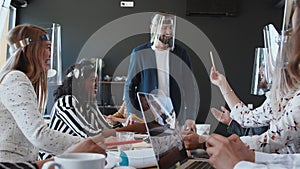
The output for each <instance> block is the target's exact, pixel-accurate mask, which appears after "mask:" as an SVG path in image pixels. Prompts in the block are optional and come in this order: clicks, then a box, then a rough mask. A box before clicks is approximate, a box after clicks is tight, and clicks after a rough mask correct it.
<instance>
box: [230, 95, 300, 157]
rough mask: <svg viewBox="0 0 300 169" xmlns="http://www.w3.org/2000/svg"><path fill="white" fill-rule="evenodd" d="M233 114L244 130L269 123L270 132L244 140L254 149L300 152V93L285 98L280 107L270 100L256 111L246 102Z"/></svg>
mask: <svg viewBox="0 0 300 169" xmlns="http://www.w3.org/2000/svg"><path fill="white" fill-rule="evenodd" d="M275 110H277V111H275ZM230 114H231V115H230V116H231V117H232V118H233V119H234V120H236V121H237V122H238V123H239V124H241V125H242V126H243V127H257V126H265V125H268V124H269V126H270V129H269V130H268V131H266V132H265V133H263V134H261V135H255V136H244V137H241V139H242V140H243V141H244V142H245V143H246V144H248V145H249V146H250V148H251V149H254V150H257V151H262V152H276V153H295V152H298V153H299V152H300V132H299V129H300V90H298V91H297V92H295V93H294V94H293V95H291V96H287V97H284V98H282V99H281V102H280V104H279V105H277V107H274V106H272V104H271V101H270V99H269V98H267V99H266V101H265V102H264V103H263V105H262V106H261V107H259V108H257V109H255V110H252V111H251V110H249V109H248V107H247V106H245V105H244V104H243V103H238V104H236V105H235V106H234V108H232V110H231V113H230Z"/></svg>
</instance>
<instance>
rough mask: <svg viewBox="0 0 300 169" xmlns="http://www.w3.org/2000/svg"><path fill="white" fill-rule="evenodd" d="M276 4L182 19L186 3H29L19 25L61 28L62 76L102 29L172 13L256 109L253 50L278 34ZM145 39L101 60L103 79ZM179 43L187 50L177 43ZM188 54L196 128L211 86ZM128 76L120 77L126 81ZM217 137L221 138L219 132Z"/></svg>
mask: <svg viewBox="0 0 300 169" xmlns="http://www.w3.org/2000/svg"><path fill="white" fill-rule="evenodd" d="M276 3H277V1H275V0H251V1H249V0H240V1H238V8H237V14H236V16H234V17H226V16H186V15H185V13H186V0H135V7H134V8H120V0H87V1H74V0H51V1H49V0H32V1H30V3H29V4H28V7H26V8H21V9H19V10H18V18H17V22H18V23H32V24H40V25H42V24H45V23H51V22H57V23H60V24H61V26H62V51H63V53H62V56H63V69H64V70H65V69H66V68H67V67H68V66H69V65H71V64H72V63H74V62H75V61H76V59H77V56H78V55H79V52H80V50H81V48H82V46H83V45H84V44H85V42H86V41H87V40H88V39H89V37H90V36H91V35H93V34H94V33H95V32H96V31H97V30H99V29H100V28H101V27H102V26H104V25H105V24H107V23H109V22H111V21H113V20H115V19H118V18H120V17H122V16H125V15H129V14H134V13H138V12H155V11H171V12H173V13H175V14H176V15H177V16H179V17H181V18H184V19H186V20H187V21H189V22H191V23H193V24H194V25H196V26H197V27H198V28H199V29H200V30H202V31H203V32H204V33H205V35H206V36H207V37H208V38H209V40H210V41H211V43H212V44H213V45H214V47H215V49H216V52H217V53H218V55H219V57H220V59H221V61H222V64H223V67H224V72H225V73H226V77H227V79H228V81H229V82H230V84H231V85H232V88H233V89H234V90H235V92H236V94H237V95H238V96H239V97H240V98H241V99H242V100H243V101H244V102H245V103H252V104H254V106H258V105H259V104H261V103H262V101H263V99H264V97H258V96H252V95H250V86H251V75H252V66H253V58H254V48H255V47H259V46H263V36H262V28H263V27H264V26H265V25H267V24H269V23H273V24H274V25H275V27H276V28H277V29H278V30H279V28H280V27H281V26H280V25H281V22H282V19H281V18H282V13H283V12H282V10H283V9H282V8H280V7H278V6H276ZM145 22H149V20H146V21H145ZM137 24H139V23H137ZM148 39H149V38H148V35H147V34H141V35H136V36H132V37H129V38H127V39H124V40H122V41H120V42H119V43H117V44H116V45H115V46H114V47H113V48H111V50H110V51H109V52H108V53H107V54H106V56H105V58H104V61H105V64H106V66H105V68H104V70H103V71H104V73H103V74H110V75H112V74H113V73H114V71H115V69H116V67H117V66H118V64H119V63H120V62H121V61H122V60H123V59H124V58H125V57H127V56H128V55H130V52H131V50H132V48H133V47H135V46H137V45H138V44H140V43H143V42H145V41H147V40H148ZM109 40H110V39H107V41H109ZM179 43H181V44H182V45H185V44H184V43H182V42H180V41H179ZM186 48H187V49H188V51H189V54H190V55H191V58H192V64H193V68H194V69H193V71H194V74H195V76H196V78H197V82H198V85H199V91H200V97H201V98H200V110H199V112H200V113H199V115H198V119H197V122H199V123H200V122H204V121H205V118H206V116H207V113H208V112H209V108H210V103H211V102H210V100H211V92H210V91H211V86H210V85H211V84H210V82H209V75H208V72H207V71H206V69H205V68H204V66H203V63H202V62H201V60H200V59H199V56H197V55H196V54H195V53H194V52H193V51H192V50H191V49H190V48H189V47H188V46H186ZM126 73H127V72H126V71H124V75H125V74H126ZM50 100H51V98H50ZM223 105H225V103H224V104H223ZM219 106H221V105H219ZM219 131H221V133H222V129H219Z"/></svg>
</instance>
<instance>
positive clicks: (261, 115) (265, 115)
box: [230, 98, 273, 127]
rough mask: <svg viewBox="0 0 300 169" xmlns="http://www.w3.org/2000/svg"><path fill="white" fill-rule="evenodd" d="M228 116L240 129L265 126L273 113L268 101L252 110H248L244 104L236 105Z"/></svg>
mask: <svg viewBox="0 0 300 169" xmlns="http://www.w3.org/2000/svg"><path fill="white" fill-rule="evenodd" d="M230 116H231V118H232V119H234V120H235V121H237V122H238V123H239V124H240V125H241V126H242V127H261V126H267V125H269V123H270V120H271V119H272V116H273V112H272V110H271V106H270V100H269V99H268V98H267V99H266V100H265V102H264V103H263V104H262V105H261V106H260V107H257V108H256V109H254V110H250V109H249V108H248V107H247V106H246V105H245V104H244V103H242V102H240V103H237V104H236V105H235V106H234V107H233V108H232V109H231V113H230Z"/></svg>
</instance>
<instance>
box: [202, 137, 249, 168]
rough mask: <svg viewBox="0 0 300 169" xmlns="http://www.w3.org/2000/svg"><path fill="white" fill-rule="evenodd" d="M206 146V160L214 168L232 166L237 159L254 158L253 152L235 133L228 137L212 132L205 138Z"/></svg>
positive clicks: (247, 159) (246, 159)
mask: <svg viewBox="0 0 300 169" xmlns="http://www.w3.org/2000/svg"><path fill="white" fill-rule="evenodd" d="M206 147H207V149H206V152H207V154H208V155H209V156H210V157H209V160H208V162H209V163H210V164H211V165H212V166H213V167H214V168H216V169H222V168H233V167H234V166H235V165H236V164H237V163H238V162H239V161H251V162H253V161H254V159H255V154H254V152H253V151H252V150H249V149H248V147H246V145H245V144H244V143H243V142H242V141H241V140H240V138H239V136H237V135H235V134H234V135H231V136H230V137H228V138H226V137H224V136H221V135H218V134H212V135H210V136H209V137H208V139H207V140H206Z"/></svg>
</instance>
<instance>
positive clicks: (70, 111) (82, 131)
mask: <svg viewBox="0 0 300 169" xmlns="http://www.w3.org/2000/svg"><path fill="white" fill-rule="evenodd" d="M49 127H50V128H51V129H54V130H58V131H60V132H63V133H68V134H70V135H73V136H80V137H83V138H87V137H89V136H94V135H97V134H100V133H101V132H102V130H103V129H109V128H112V126H110V125H109V123H108V122H107V121H106V120H105V118H104V117H103V115H102V113H101V112H100V110H99V109H98V107H97V104H96V103H88V104H86V105H85V107H83V106H82V105H80V104H79V101H78V100H77V99H76V98H75V96H72V95H65V96H62V97H61V98H59V99H58V100H57V101H56V102H55V103H54V106H53V108H52V111H51V120H50V123H49ZM39 156H40V159H42V160H43V159H47V158H49V157H51V155H50V154H47V153H46V152H43V151H40V155H39Z"/></svg>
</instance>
